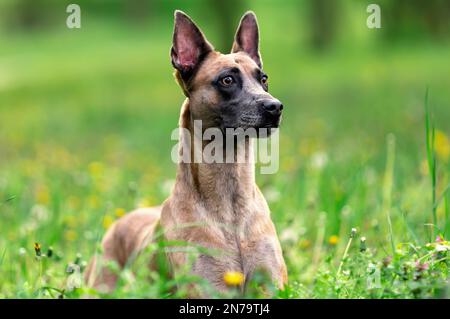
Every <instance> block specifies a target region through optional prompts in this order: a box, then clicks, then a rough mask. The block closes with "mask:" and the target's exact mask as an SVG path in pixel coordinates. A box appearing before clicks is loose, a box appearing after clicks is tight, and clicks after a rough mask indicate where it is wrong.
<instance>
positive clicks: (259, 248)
mask: <svg viewBox="0 0 450 319" xmlns="http://www.w3.org/2000/svg"><path fill="white" fill-rule="evenodd" d="M171 58H172V64H173V66H174V67H175V69H176V71H175V76H176V79H177V80H178V83H179V84H180V86H181V88H182V90H183V92H184V94H185V95H186V96H187V98H186V100H185V102H184V104H183V106H182V110H181V114H180V121H179V125H180V128H183V129H186V130H187V132H190V133H193V130H194V128H193V127H194V120H201V121H202V126H203V130H205V129H207V128H218V129H219V130H221V131H225V130H226V129H227V128H243V129H247V128H276V127H278V125H279V122H280V119H281V110H282V108H283V106H282V104H281V103H280V102H279V101H278V100H277V99H275V98H274V97H272V96H271V95H270V94H269V93H268V83H267V75H265V74H264V72H263V71H262V61H261V58H260V54H259V34H258V25H257V21H256V16H255V15H254V13H252V12H247V13H246V14H245V15H244V16H243V17H242V19H241V22H240V25H239V27H238V30H237V33H236V37H235V41H234V44H233V47H232V53H231V54H221V53H219V52H216V51H214V49H213V47H212V46H211V44H210V43H209V42H208V41H207V40H206V38H205V37H204V35H203V34H202V32H201V31H200V30H199V29H198V27H197V26H196V25H195V24H194V22H193V21H192V20H191V19H190V18H189V17H188V16H187V15H186V14H184V13H182V12H180V11H176V12H175V28H174V35H173V47H172V50H171ZM186 130H185V132H186ZM196 138H197V137H196V136H195V134H190V135H189V134H188V135H185V134H183V132H182V133H181V142H182V143H181V147H180V154H182V153H183V151H184V152H186V151H187V152H190V153H191V155H192V153H193V152H194V151H192V150H191V149H183V145H186V142H191V145H193V143H194V142H195V141H194V140H195V139H196ZM237 141H238V142H237V145H236V146H235V150H236V149H239V150H245V151H246V152H245V154H247V155H246V156H245V159H246V160H245V161H244V162H243V163H210V164H208V163H205V162H201V163H180V164H179V166H178V172H177V177H176V183H175V186H174V188H173V190H172V194H171V195H170V197H169V198H168V199H167V200H166V201H165V202H164V204H163V205H162V206H161V207H157V208H148V209H139V210H137V211H134V212H132V213H130V214H127V215H126V216H124V217H122V218H121V219H119V220H118V221H117V222H116V223H114V224H113V225H112V227H111V228H110V229H109V230H108V232H107V233H106V235H105V237H104V239H103V242H102V245H103V256H102V258H99V257H97V258H94V259H93V261H92V262H91V264H90V266H89V267H88V270H87V271H86V279H87V281H88V284H90V285H92V286H94V287H96V288H97V289H101V288H102V287H103V288H106V289H107V290H111V289H113V288H114V286H115V283H116V279H117V278H116V275H115V274H114V273H112V272H111V271H109V270H108V269H107V268H106V267H104V266H102V265H100V260H102V262H104V261H105V260H107V261H108V260H112V261H116V262H117V263H118V264H119V265H120V266H121V267H124V266H125V265H126V264H127V263H129V262H130V259H133V258H132V257H134V256H136V255H137V254H138V253H139V252H140V251H141V250H142V249H143V248H144V247H145V246H146V245H148V243H149V242H150V241H151V239H152V235H153V233H154V231H155V228H156V227H157V226H158V225H160V226H161V227H162V229H163V232H164V238H165V240H168V241H183V242H187V243H190V244H193V245H195V246H201V247H205V248H210V249H213V250H214V251H216V252H219V254H214V255H208V254H200V255H199V256H198V258H197V259H196V260H195V262H194V264H193V268H192V272H193V273H194V274H197V275H199V276H201V277H203V278H206V279H207V280H208V281H209V282H210V283H211V284H212V285H213V286H214V287H215V288H217V289H218V290H219V291H221V290H225V289H227V286H226V284H225V282H224V274H225V273H226V272H228V271H237V272H241V273H242V274H244V277H245V281H244V283H243V284H242V289H244V288H245V284H246V283H247V282H248V280H249V279H250V278H251V276H252V274H253V273H254V272H255V271H256V270H259V269H262V270H265V271H267V272H268V273H269V274H270V276H271V277H272V279H273V281H274V282H275V283H276V284H277V285H278V286H279V287H280V288H282V287H283V285H284V284H285V283H286V281H287V272H286V266H285V263H284V260H283V256H282V252H281V248H280V244H279V241H278V238H277V234H276V230H275V227H274V225H273V223H272V220H271V218H270V211H269V207H268V205H267V203H266V201H265V199H264V197H263V195H262V193H261V192H260V190H259V188H258V186H257V185H256V184H255V173H254V164H253V163H252V162H251V161H250V160H249V156H248V154H250V153H251V151H252V141H251V139H249V138H243V139H237ZM188 144H189V143H188ZM207 144H208V143H207V142H203V141H202V142H201V144H200V145H202V148H204V147H205V146H207ZM186 225H190V226H186ZM158 227H159V226H158ZM167 255H168V258H169V261H170V264H171V266H172V269H173V270H174V271H177V269H179V268H180V267H181V266H183V265H185V263H186V253H184V252H170V253H168V254H167ZM192 295H193V296H198V294H197V292H193V293H192ZM200 295H202V294H201V293H200Z"/></svg>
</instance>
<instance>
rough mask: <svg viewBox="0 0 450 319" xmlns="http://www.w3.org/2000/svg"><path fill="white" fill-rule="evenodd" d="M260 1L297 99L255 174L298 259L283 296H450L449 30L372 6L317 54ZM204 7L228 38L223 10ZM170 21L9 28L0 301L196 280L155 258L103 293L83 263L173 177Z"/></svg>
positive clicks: (267, 58)
mask: <svg viewBox="0 0 450 319" xmlns="http://www.w3.org/2000/svg"><path fill="white" fill-rule="evenodd" d="M253 9H254V10H255V12H256V13H257V14H258V17H259V20H260V27H261V37H262V44H261V52H262V57H263V60H264V69H265V71H266V72H267V73H268V74H269V76H270V90H271V93H272V94H273V95H274V96H276V97H278V98H279V99H280V100H281V101H283V104H284V105H285V109H284V115H283V122H282V125H281V130H280V169H279V171H278V173H276V174H273V175H258V176H257V183H258V185H259V186H260V188H261V190H262V191H263V193H264V194H265V196H266V199H267V200H268V203H269V206H270V207H271V211H272V218H273V220H274V223H275V225H276V228H277V231H278V234H279V237H280V240H281V245H282V248H283V251H284V256H285V259H286V262H287V267H288V272H289V285H288V287H287V288H286V289H285V290H284V291H277V290H275V289H274V292H273V293H274V296H275V297H276V298H449V297H450V283H449V268H448V266H449V264H450V262H449V258H450V243H449V242H448V239H449V238H450V191H448V189H449V185H450V184H449V183H450V178H449V177H450V169H449V168H450V90H449V88H450V63H449V61H448V57H449V56H450V41H441V42H435V41H427V40H426V39H425V40H422V41H421V42H414V41H412V42H404V43H394V44H391V45H387V44H384V43H381V42H380V41H379V38H378V36H377V34H376V32H377V31H373V30H368V29H367V28H365V25H364V23H365V11H364V10H362V11H361V14H354V15H353V16H352V17H353V18H352V19H351V20H348V21H347V24H346V25H344V26H342V27H343V28H348V29H349V31H348V32H349V34H352V35H353V37H352V38H351V37H350V36H349V38H347V37H345V36H344V37H342V38H341V39H340V40H339V45H337V46H336V47H334V48H332V49H330V51H329V52H327V53H321V54H317V53H314V52H311V51H310V50H308V49H307V48H304V47H302V45H301V44H299V42H300V43H301V41H300V40H301V39H302V37H304V35H303V34H302V33H301V32H300V31H298V32H297V31H289V32H282V31H281V29H280V28H279V27H274V26H280V25H283V28H284V29H286V30H299V29H300V28H299V27H298V25H297V23H298V22H297V17H296V16H295V15H294V13H293V10H292V8H290V7H289V6H288V5H287V6H286V7H283V8H278V9H277V10H270V8H269V9H268V8H267V7H265V4H264V3H263V4H259V5H256V4H255V8H253ZM258 10H259V11H258ZM188 13H189V12H188ZM191 14H192V16H193V17H194V19H195V20H196V21H198V23H199V24H200V26H201V27H202V28H203V30H204V31H205V33H206V36H207V37H208V38H209V39H210V40H211V42H212V43H216V42H219V41H218V35H217V33H215V31H214V28H213V27H212V23H213V22H212V20H211V19H209V20H208V18H207V14H206V13H200V12H195V13H191ZM202 19H204V21H205V23H202V21H203V20H202ZM361 19H362V21H363V22H362V27H360V28H355V27H352V26H354V25H358V23H359V22H358V21H360V20H361ZM269 21H270V22H269ZM171 23H172V13H171V12H169V10H168V12H167V14H166V13H164V14H162V15H161V17H160V20H158V21H156V22H155V21H153V22H152V24H151V25H148V26H144V27H142V26H140V27H138V26H132V25H127V24H125V23H121V22H118V21H111V20H108V19H104V20H101V19H100V20H96V21H92V20H91V21H90V20H88V19H86V21H83V27H82V29H80V30H78V31H77V30H68V29H67V28H65V27H64V26H62V27H61V28H59V29H58V28H57V29H55V30H51V31H36V32H30V33H26V34H25V33H20V34H19V33H6V32H1V37H0V48H1V49H0V218H1V220H0V298H58V297H60V298H61V297H63V298H81V297H84V296H86V295H94V296H97V297H107V298H173V297H177V298H179V297H184V296H185V293H186V289H183V287H184V288H186V287H185V286H186V285H187V283H189V282H191V281H194V280H195V281H196V280H198V279H196V278H192V276H189V275H183V276H181V277H180V278H176V280H169V279H168V278H167V277H166V275H165V274H164V273H154V272H150V271H148V270H147V268H146V267H145V265H144V261H141V259H140V260H139V261H138V263H137V265H135V266H133V267H132V268H133V270H134V271H135V273H136V274H135V275H134V277H133V276H132V275H131V273H132V269H131V268H130V269H127V270H125V271H124V272H122V273H121V282H120V285H119V288H118V289H117V290H116V291H115V292H114V293H113V294H109V295H105V294H101V293H99V292H96V291H93V290H90V289H88V288H86V287H85V285H84V284H83V283H82V282H81V280H80V276H81V275H80V273H79V272H78V270H80V271H81V272H82V271H83V269H84V268H85V266H86V263H87V261H88V260H89V259H90V257H91V256H92V255H93V254H94V253H95V251H96V250H97V249H99V241H100V239H101V237H102V235H103V234H104V232H105V230H106V229H107V228H108V227H109V226H110V225H111V223H112V222H113V221H114V220H116V219H117V218H119V217H121V216H123V215H124V214H126V212H128V211H130V210H132V209H134V208H136V207H142V206H149V205H158V204H160V203H161V202H162V201H163V200H164V199H165V198H166V197H167V196H168V194H169V192H170V188H171V186H172V184H173V180H174V178H175V170H176V166H175V164H173V163H172V161H171V159H170V151H171V149H172V146H173V145H174V144H175V142H174V141H171V139H170V134H171V132H172V130H173V129H174V128H175V127H176V126H177V123H178V114H179V110H180V106H181V103H182V102H183V99H184V96H183V94H182V92H181V90H180V89H179V88H178V87H177V85H176V83H175V81H174V79H173V77H172V73H173V70H172V66H171V65H170V60H169V48H170V44H171V43H170V41H171V32H172V25H171ZM236 24H237V21H236ZM210 30H211V31H210ZM299 39H300V40H299ZM355 39H356V40H355ZM231 40H232V39H230V46H231ZM223 49H224V48H223ZM427 90H428V91H427ZM426 92H428V97H426ZM163 249H164V245H163V244H161V243H159V244H155V245H153V246H152V247H150V248H149V251H148V253H149V254H151V253H154V252H155V251H160V250H163ZM256 280H259V279H258V278H257V279H256ZM260 280H264V278H260ZM176 284H178V285H180V289H179V290H178V291H177V292H173V287H175V285H176ZM232 293H233V295H232V296H235V295H238V293H237V292H235V291H234V292H232ZM260 296H263V295H262V292H261V291H259V290H258V289H256V288H251V289H249V291H248V292H247V294H246V295H244V297H260Z"/></svg>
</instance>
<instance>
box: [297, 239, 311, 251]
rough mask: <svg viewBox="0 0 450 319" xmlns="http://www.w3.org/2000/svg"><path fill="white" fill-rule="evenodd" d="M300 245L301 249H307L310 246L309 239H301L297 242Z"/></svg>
mask: <svg viewBox="0 0 450 319" xmlns="http://www.w3.org/2000/svg"><path fill="white" fill-rule="evenodd" d="M298 245H299V246H300V248H302V249H307V248H309V247H310V246H311V241H310V240H308V239H303V240H301V241H300V242H299V244H298Z"/></svg>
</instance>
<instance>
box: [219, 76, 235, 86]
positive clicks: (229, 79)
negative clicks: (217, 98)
mask: <svg viewBox="0 0 450 319" xmlns="http://www.w3.org/2000/svg"><path fill="white" fill-rule="evenodd" d="M233 83H234V79H233V77H232V76H225V77H223V78H222V79H220V84H222V85H223V86H230V85H232V84H233Z"/></svg>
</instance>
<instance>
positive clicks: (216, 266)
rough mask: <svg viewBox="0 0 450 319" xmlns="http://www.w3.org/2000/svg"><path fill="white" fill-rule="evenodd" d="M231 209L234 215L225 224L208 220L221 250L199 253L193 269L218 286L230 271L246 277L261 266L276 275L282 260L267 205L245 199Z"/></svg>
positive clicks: (209, 234) (211, 235)
mask: <svg viewBox="0 0 450 319" xmlns="http://www.w3.org/2000/svg"><path fill="white" fill-rule="evenodd" d="M232 206H233V205H232ZM232 206H231V207H232ZM231 207H230V208H231ZM233 209H234V210H233V212H232V213H233V216H236V218H231V217H230V219H228V220H226V221H224V222H225V224H222V223H218V224H217V223H211V224H210V225H209V227H208V237H210V238H213V237H214V242H216V243H217V247H216V248H219V249H220V250H222V251H223V253H222V254H220V255H218V256H207V255H202V256H201V257H199V259H198V260H197V262H196V263H195V267H194V270H195V272H197V273H198V274H200V275H202V276H203V277H206V278H208V279H209V280H210V281H211V282H213V283H214V284H215V285H216V286H218V287H219V288H224V287H225V283H224V282H223V278H224V277H223V276H224V274H225V273H226V272H229V271H238V272H241V273H243V274H244V276H245V278H246V280H247V279H248V278H250V277H251V276H252V275H253V274H254V272H255V271H256V270H262V271H265V272H267V273H268V274H269V275H270V276H271V277H272V279H278V278H277V276H278V274H279V273H280V269H281V267H282V266H283V265H282V263H283V261H282V257H281V251H280V248H279V243H278V240H277V237H276V234H275V229H274V227H273V224H272V221H271V219H270V216H269V212H268V211H267V209H266V206H264V205H260V204H258V203H252V202H251V201H248V202H247V203H246V204H245V205H240V206H238V207H237V208H236V206H235V207H233ZM229 216H232V215H231V214H230V215H229Z"/></svg>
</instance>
